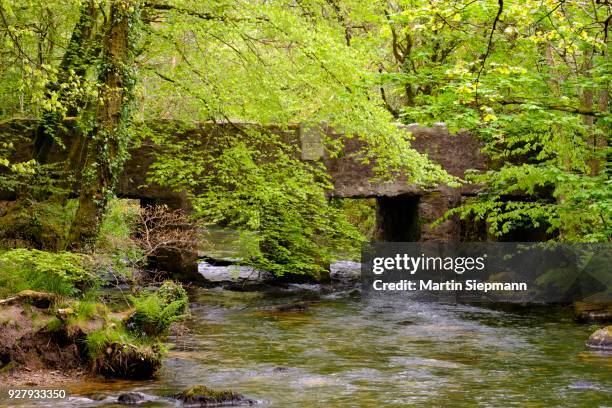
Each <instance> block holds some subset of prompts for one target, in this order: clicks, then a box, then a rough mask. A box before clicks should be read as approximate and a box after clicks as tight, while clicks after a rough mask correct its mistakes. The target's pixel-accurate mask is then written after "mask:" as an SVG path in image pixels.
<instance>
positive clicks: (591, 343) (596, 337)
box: [586, 326, 612, 352]
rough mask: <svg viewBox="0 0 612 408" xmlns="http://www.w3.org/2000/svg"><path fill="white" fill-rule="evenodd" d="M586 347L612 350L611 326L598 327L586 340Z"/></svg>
mask: <svg viewBox="0 0 612 408" xmlns="http://www.w3.org/2000/svg"><path fill="white" fill-rule="evenodd" d="M586 344H587V347H589V348H592V349H597V350H605V351H611V352H612V326H607V327H604V328H603V329H599V330H597V331H596V332H594V333H593V334H591V337H589V339H588V340H587V342H586Z"/></svg>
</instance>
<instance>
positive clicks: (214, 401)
mask: <svg viewBox="0 0 612 408" xmlns="http://www.w3.org/2000/svg"><path fill="white" fill-rule="evenodd" d="M172 398H174V399H177V400H179V401H181V402H182V403H183V404H185V405H193V406H199V407H220V406H234V405H254V404H255V403H256V402H257V401H255V400H252V399H248V398H246V397H244V396H243V395H242V394H238V393H237V392H234V391H231V390H222V391H217V390H213V389H211V388H208V387H206V386H204V385H194V386H193V387H191V388H188V389H186V390H184V391H182V392H179V393H177V394H174V395H172Z"/></svg>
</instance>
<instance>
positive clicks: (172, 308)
mask: <svg viewBox="0 0 612 408" xmlns="http://www.w3.org/2000/svg"><path fill="white" fill-rule="evenodd" d="M131 301H132V304H133V307H134V312H133V313H132V315H131V316H130V318H129V322H128V324H127V327H128V328H129V330H130V331H131V332H132V333H134V334H135V335H136V336H139V337H159V336H161V335H163V334H166V333H167V332H168V329H169V328H170V325H171V324H172V323H175V322H179V321H181V320H183V319H185V317H187V315H188V314H189V298H188V297H187V293H186V292H185V290H184V289H183V287H182V286H181V285H180V284H177V283H174V282H172V281H166V282H164V283H163V284H162V286H161V287H160V288H159V290H158V291H157V292H154V293H143V294H141V295H139V296H138V297H133V296H132V297H131Z"/></svg>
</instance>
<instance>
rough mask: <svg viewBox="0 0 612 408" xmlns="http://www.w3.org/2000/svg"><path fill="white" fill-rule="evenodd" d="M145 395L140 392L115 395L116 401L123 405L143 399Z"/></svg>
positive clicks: (136, 402)
mask: <svg viewBox="0 0 612 408" xmlns="http://www.w3.org/2000/svg"><path fill="white" fill-rule="evenodd" d="M146 397H147V396H146V395H145V394H143V393H142V392H125V393H123V394H121V395H119V397H117V402H119V403H120V404H124V405H133V404H138V403H139V402H141V401H144V400H145V399H146Z"/></svg>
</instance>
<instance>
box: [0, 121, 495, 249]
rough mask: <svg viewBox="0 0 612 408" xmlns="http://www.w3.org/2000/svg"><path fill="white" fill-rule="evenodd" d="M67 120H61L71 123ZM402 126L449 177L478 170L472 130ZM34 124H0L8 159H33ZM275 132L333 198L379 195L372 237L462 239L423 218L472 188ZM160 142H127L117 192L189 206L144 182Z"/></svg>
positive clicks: (203, 135)
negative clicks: (390, 173) (384, 167)
mask: <svg viewBox="0 0 612 408" xmlns="http://www.w3.org/2000/svg"><path fill="white" fill-rule="evenodd" d="M236 126H238V127H240V126H257V125H253V124H230V123H221V124H219V123H217V124H210V123H206V124H199V125H196V126H193V127H188V128H187V130H186V131H183V132H179V133H177V134H175V135H173V137H176V138H178V139H181V140H184V139H185V138H191V137H193V138H198V139H204V140H207V139H214V137H215V134H216V132H219V131H232V130H231V129H234V128H236ZM69 127H70V125H69V124H68V125H67V128H69ZM400 127H401V128H402V129H403V130H404V131H406V133H407V137H408V133H409V132H410V133H411V134H412V136H413V140H412V145H413V147H415V148H416V150H418V151H419V152H421V153H424V154H427V155H428V156H429V158H430V159H431V160H433V161H434V162H437V163H439V164H440V165H441V166H442V167H443V168H444V169H445V170H446V171H447V172H449V173H450V174H452V175H455V176H458V177H463V176H464V175H465V172H466V171H467V170H469V169H477V170H483V169H485V168H486V158H485V157H484V155H483V154H482V153H481V152H480V149H481V144H480V143H479V142H478V141H477V140H476V139H475V138H474V137H472V136H471V135H470V134H468V133H466V132H459V133H457V134H451V133H450V132H449V131H448V130H447V129H446V127H445V126H443V124H438V125H435V126H434V127H432V128H426V127H420V126H418V125H411V126H403V125H400ZM35 128H36V122H35V121H33V120H18V121H12V122H5V123H3V124H1V125H0V141H3V140H10V139H11V138H13V137H14V136H15V135H19V136H20V137H21V142H20V143H19V144H18V145H17V146H19V149H18V150H17V151H16V152H15V155H14V157H13V158H12V159H13V160H15V161H25V160H29V159H30V158H31V157H32V150H33V135H34V129H35ZM268 129H272V131H273V132H276V133H279V134H282V137H283V139H284V140H285V141H286V142H289V143H296V144H298V145H299V147H300V149H299V151H300V154H301V159H302V160H313V161H316V160H320V161H322V162H323V163H324V164H325V166H326V168H327V171H328V174H329V175H330V177H331V179H332V181H333V184H334V188H333V190H331V191H330V192H329V196H330V197H337V198H351V199H360V198H375V199H376V200H377V222H378V228H377V229H378V237H379V239H381V240H384V241H417V240H420V241H432V240H433V241H439V240H455V239H461V238H464V237H465V235H466V233H467V230H468V228H466V226H465V225H463V224H462V223H461V222H459V221H458V220H455V219H453V220H448V221H446V222H444V223H442V224H441V225H439V226H438V227H436V228H430V227H429V226H428V224H429V223H430V222H431V221H433V220H435V219H437V218H438V217H440V216H441V215H442V214H444V212H445V211H447V210H448V209H450V208H453V207H456V206H457V205H459V204H460V203H461V202H462V200H463V199H464V198H465V197H466V196H469V195H472V194H473V193H474V187H473V186H469V185H464V186H462V187H459V188H450V187H448V186H439V187H438V188H435V189H431V190H425V189H423V188H421V187H419V186H417V185H415V184H410V183H408V182H407V177H406V176H405V175H401V174H399V175H396V176H395V177H394V178H393V179H392V180H389V181H374V176H375V174H374V173H373V170H372V166H371V165H366V164H363V163H362V162H360V161H359V160H356V159H355V157H354V156H353V155H351V154H350V153H354V152H356V151H357V150H358V149H359V147H360V145H359V141H357V139H350V140H348V141H346V143H345V145H344V149H343V154H342V155H340V156H339V157H333V158H332V157H328V156H327V155H326V154H325V149H324V148H323V145H322V140H323V137H324V136H325V133H323V132H327V134H328V135H329V136H332V137H333V134H332V133H331V132H329V131H328V130H322V129H321V128H307V127H304V126H300V125H295V126H290V127H289V128H288V129H284V130H280V129H275V128H268ZM160 152H161V147H160V146H159V145H156V144H155V143H153V142H152V141H150V140H144V141H143V142H142V143H141V144H139V145H138V146H137V147H134V148H132V150H131V155H130V159H129V160H128V161H127V163H126V166H125V171H124V173H123V174H122V176H121V177H120V179H119V182H118V185H117V190H116V192H117V195H118V196H119V197H124V198H132V199H138V200H140V201H141V203H143V204H153V203H164V204H168V205H169V206H171V207H175V208H176V207H189V202H188V200H187V194H186V193H185V192H175V191H171V190H169V189H167V188H164V187H161V186H158V185H154V184H151V183H147V172H148V170H149V167H150V166H151V164H152V163H153V162H154V161H155V156H156V154H157V153H160ZM49 157H50V160H51V161H61V160H64V159H65V157H66V152H65V150H63V149H61V148H59V147H57V146H55V147H54V148H53V149H52V151H51V152H50V155H49ZM0 199H10V194H7V193H2V192H1V191H0Z"/></svg>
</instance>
